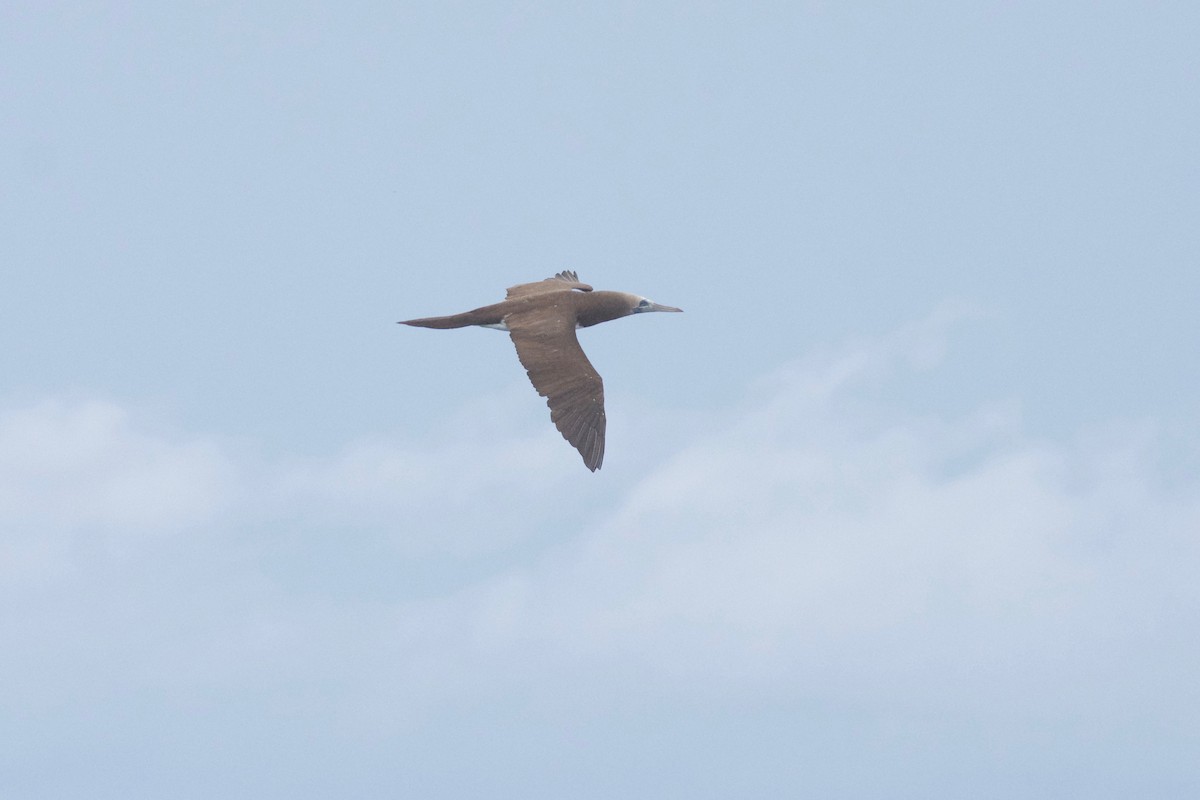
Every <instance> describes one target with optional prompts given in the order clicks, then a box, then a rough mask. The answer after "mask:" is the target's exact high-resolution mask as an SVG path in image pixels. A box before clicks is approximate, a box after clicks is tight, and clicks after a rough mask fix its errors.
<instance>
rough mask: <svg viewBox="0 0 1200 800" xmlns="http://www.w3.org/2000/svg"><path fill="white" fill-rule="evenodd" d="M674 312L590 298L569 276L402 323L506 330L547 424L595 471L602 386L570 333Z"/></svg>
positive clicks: (642, 301) (639, 300)
mask: <svg viewBox="0 0 1200 800" xmlns="http://www.w3.org/2000/svg"><path fill="white" fill-rule="evenodd" d="M679 310H680V309H678V308H673V307H671V306H661V305H659V304H657V303H653V302H651V301H649V300H647V299H646V298H644V297H639V296H637V295H634V294H627V293H625V292H597V291H593V290H592V287H591V286H588V285H587V284H586V283H580V282H579V277H578V276H577V275H576V274H575V273H574V272H568V271H564V272H560V273H558V274H557V275H555V276H554V277H553V278H547V279H546V280H544V281H538V282H536V283H523V284H520V285H518V286H513V287H511V288H510V289H509V290H508V297H507V298H506V299H505V300H503V301H501V302H499V303H494V304H493V305H490V306H483V307H482V308H476V309H474V310H472V311H465V312H463V313H462V314H452V315H450V316H448V317H426V318H424V319H410V320H405V321H403V322H402V323H401V324H403V325H414V326H417V327H421V328H443V329H445V328H465V327H467V326H471V325H476V326H479V327H484V328H495V329H499V330H503V331H507V332H508V335H509V336H510V337H511V338H512V340H513V344H514V345H516V348H517V357H518V358H520V360H521V364H522V365H523V366H524V367H525V370H526V372H527V373H528V374H529V380H530V381H531V382H532V383H533V386H534V388H535V389H537V391H538V394H540V395H542V396H543V397H545V398H546V404H547V405H548V406H550V419H551V420H552V421H553V422H554V424H555V426H556V427H557V428H558V430H559V432H560V433H562V435H563V438H565V439H566V440H567V441H568V442H570V443H571V444H572V445H573V446H574V447H575V449H577V450H578V451H579V454H580V455H581V456H583V463H584V464H586V465H587V467H588V469H590V470H592V471H595V470H597V469H599V468H600V465H601V463H603V461H604V429H605V417H604V383H603V381H602V380H601V379H600V375H599V373H597V372H596V370H595V368H594V367H592V365H591V362H589V361H588V359H587V356H586V355H585V354H584V352H583V348H582V347H580V346H579V340H578V338H576V336H575V331H576V329H578V328H588V327H591V326H592V325H598V324H600V323H601V322H608V321H609V320H614V319H620V318H621V317H626V316H629V315H631V314H639V313H643V312H646V311H679Z"/></svg>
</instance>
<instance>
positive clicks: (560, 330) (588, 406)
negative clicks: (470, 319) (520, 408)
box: [505, 311, 605, 472]
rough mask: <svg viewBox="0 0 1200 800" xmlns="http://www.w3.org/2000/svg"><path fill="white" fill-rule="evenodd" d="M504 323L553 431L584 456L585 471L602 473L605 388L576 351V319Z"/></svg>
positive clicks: (539, 315) (537, 317)
mask: <svg viewBox="0 0 1200 800" xmlns="http://www.w3.org/2000/svg"><path fill="white" fill-rule="evenodd" d="M505 322H506V323H508V335H509V336H510V337H512V340H513V344H515V345H516V346H517V357H518V358H520V359H521V364H522V365H523V366H524V367H525V371H526V372H528V373H529V380H530V381H531V382H532V383H533V388H535V389H537V392H538V394H540V395H541V396H542V397H545V398H546V405H548V406H550V419H551V420H552V421H553V422H554V426H555V427H556V428H558V432H559V433H561V434H562V435H563V438H564V439H566V440H567V441H568V442H570V443H571V445H572V446H573V447H574V448H575V449H576V450H578V451H579V455H581V456H583V463H584V464H586V465H587V468H588V469H590V470H592V471H593V472H595V471H596V470H598V469H600V464H601V463H602V462H603V461H604V427H605V419H604V383H603V381H601V380H600V375H599V373H597V372H596V370H595V368H594V367H592V364H591V362H590V361H588V359H587V356H586V355H584V353H583V348H582V347H580V346H579V339H577V338H576V337H575V321H574V319H573V318H571V317H565V316H561V315H558V314H553V313H549V312H548V311H541V312H538V311H531V312H518V313H514V314H509V315H508V317H506V318H505Z"/></svg>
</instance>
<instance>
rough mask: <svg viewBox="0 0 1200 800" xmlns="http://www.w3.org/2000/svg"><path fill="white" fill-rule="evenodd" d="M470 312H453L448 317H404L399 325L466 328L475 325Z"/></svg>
mask: <svg viewBox="0 0 1200 800" xmlns="http://www.w3.org/2000/svg"><path fill="white" fill-rule="evenodd" d="M469 317H470V312H469V311H468V312H467V313H465V314H452V315H450V316H448V317H425V318H423V319H402V320H400V322H399V323H397V324H399V325H412V326H414V327H417V328H465V327H467V326H468V325H474V324H476V323H474V322H472V321H471V320H470V319H469Z"/></svg>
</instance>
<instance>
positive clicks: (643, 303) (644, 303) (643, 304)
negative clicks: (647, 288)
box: [638, 300, 650, 308]
mask: <svg viewBox="0 0 1200 800" xmlns="http://www.w3.org/2000/svg"><path fill="white" fill-rule="evenodd" d="M648 305H650V301H649V300H643V301H642V302H640V303H638V308H645V307H646V306H648Z"/></svg>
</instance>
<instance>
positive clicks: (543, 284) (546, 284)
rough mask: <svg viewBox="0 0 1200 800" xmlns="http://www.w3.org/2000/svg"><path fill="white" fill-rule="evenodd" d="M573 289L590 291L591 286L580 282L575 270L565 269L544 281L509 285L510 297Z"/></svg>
mask: <svg viewBox="0 0 1200 800" xmlns="http://www.w3.org/2000/svg"><path fill="white" fill-rule="evenodd" d="M572 289H578V290H579V291H581V292H590V291H591V290H592V287H591V286H588V285H587V284H586V283H580V282H579V276H578V275H576V274H575V272H574V270H563V271H562V272H560V273H558V274H557V275H555V276H554V277H553V278H546V280H544V281H537V282H536V283H521V284H517V285H516V286H510V287H508V295H507V297H508V299H510V300H511V299H512V298H514V297H527V296H529V295H531V294H543V293H545V292H569V291H571V290H572Z"/></svg>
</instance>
